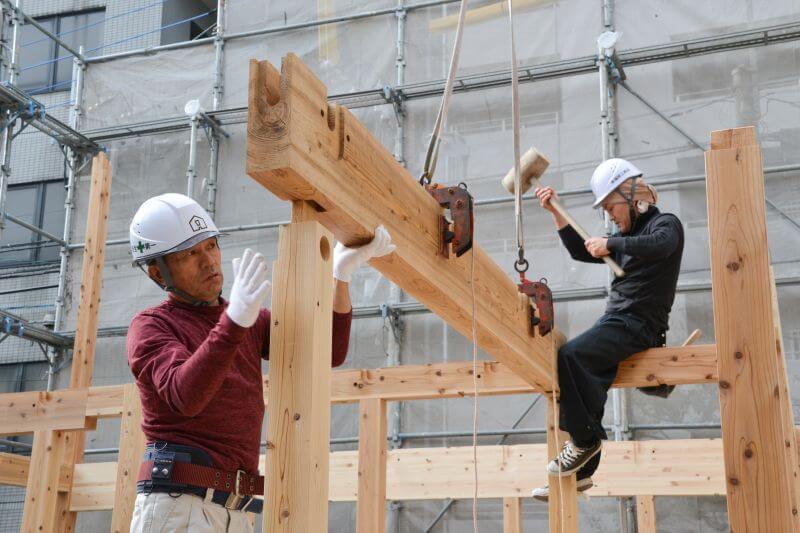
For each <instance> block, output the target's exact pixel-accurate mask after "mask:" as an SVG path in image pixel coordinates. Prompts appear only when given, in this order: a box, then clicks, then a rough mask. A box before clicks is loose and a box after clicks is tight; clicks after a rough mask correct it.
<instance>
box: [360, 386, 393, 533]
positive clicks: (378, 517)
mask: <svg viewBox="0 0 800 533" xmlns="http://www.w3.org/2000/svg"><path fill="white" fill-rule="evenodd" d="M358 420H359V422H358V426H359V430H358V504H357V517H356V531H357V532H358V533H378V532H381V531H384V530H385V529H386V400H383V399H382V398H370V399H367V400H361V401H360V402H359V404H358Z"/></svg>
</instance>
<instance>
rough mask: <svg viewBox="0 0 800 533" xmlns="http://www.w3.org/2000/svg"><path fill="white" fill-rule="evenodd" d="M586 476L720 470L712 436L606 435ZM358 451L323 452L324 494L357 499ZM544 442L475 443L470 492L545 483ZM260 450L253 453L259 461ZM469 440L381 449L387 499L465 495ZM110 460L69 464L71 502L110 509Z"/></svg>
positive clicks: (606, 482)
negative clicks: (475, 478) (326, 462)
mask: <svg viewBox="0 0 800 533" xmlns="http://www.w3.org/2000/svg"><path fill="white" fill-rule="evenodd" d="M603 454H604V458H603V462H602V463H601V464H600V468H599V469H598V471H597V473H596V474H595V475H594V476H593V477H592V479H593V480H594V482H595V486H594V487H593V488H592V489H589V491H587V494H588V495H589V496H590V497H617V496H637V495H653V496H721V495H724V494H725V470H724V465H723V461H722V441H721V440H720V439H686V440H656V441H609V442H607V443H606V445H605V446H604V448H603ZM358 455H359V452H358V451H356V450H353V451H344V452H332V453H331V454H330V466H331V469H330V478H329V482H330V491H329V500H330V501H336V502H354V501H357V499H358V470H359V468H358ZM547 455H548V452H547V445H545V444H520V445H510V446H479V447H478V465H479V472H478V474H479V478H480V482H479V484H478V497H479V498H481V499H496V498H527V497H528V496H529V495H530V492H531V490H532V489H534V488H535V487H538V486H540V485H543V484H545V483H547V476H546V474H545V471H544V468H543V465H544V464H545V461H546V460H547ZM264 460H265V456H263V455H262V456H261V461H262V464H263V462H264ZM471 461H472V447H471V446H461V447H453V448H401V449H395V450H389V451H388V452H387V478H386V499H387V500H398V501H401V500H444V499H447V498H456V499H470V498H472V491H473V485H472V475H473V474H472V469H471V468H465V466H466V465H467V464H469V462H471ZM115 479H116V463H87V464H82V465H78V467H77V468H76V471H75V483H74V488H73V490H74V491H75V497H74V498H73V503H74V505H75V506H74V507H73V510H76V509H78V510H82V511H98V510H103V509H110V508H111V507H112V505H113V503H114V482H115Z"/></svg>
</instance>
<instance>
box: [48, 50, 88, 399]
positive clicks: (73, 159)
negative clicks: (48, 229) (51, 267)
mask: <svg viewBox="0 0 800 533" xmlns="http://www.w3.org/2000/svg"><path fill="white" fill-rule="evenodd" d="M80 51H81V52H83V46H81V47H80ZM85 71H86V64H85V63H81V62H80V61H79V60H78V58H77V57H76V58H74V59H73V61H72V85H71V87H70V101H71V102H72V107H71V109H70V113H69V127H70V128H72V129H73V130H75V131H77V129H78V123H79V121H80V117H81V114H82V113H83V110H82V105H83V77H84V72H85ZM66 156H67V183H66V186H65V187H66V194H65V195H64V236H63V239H62V240H63V241H64V245H63V246H61V248H60V249H59V253H58V255H59V266H58V290H57V291H56V302H55V317H54V319H53V331H55V332H57V331H60V330H61V325H62V322H63V319H64V307H65V305H66V292H67V267H68V265H69V253H70V250H71V247H70V244H69V240H70V237H71V235H72V215H73V212H74V210H75V177H76V173H77V172H76V170H77V168H78V162H79V161H80V155H79V154H77V153H76V152H75V151H74V150H73V149H72V148H69V147H68V148H67V154H66ZM81 248H83V246H81ZM57 355H58V354H57V352H56V351H55V350H53V349H52V348H51V349H50V350H48V355H47V361H48V369H47V390H53V387H54V385H55V383H54V382H55V363H56V359H57Z"/></svg>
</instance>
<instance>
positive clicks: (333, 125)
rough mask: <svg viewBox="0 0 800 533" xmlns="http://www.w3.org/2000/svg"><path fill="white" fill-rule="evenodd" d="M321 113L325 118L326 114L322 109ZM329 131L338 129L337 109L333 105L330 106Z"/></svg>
mask: <svg viewBox="0 0 800 533" xmlns="http://www.w3.org/2000/svg"><path fill="white" fill-rule="evenodd" d="M320 113H322V116H323V117H324V116H325V112H324V111H323V110H321V109H320ZM328 129H329V130H331V131H333V130H335V129H336V108H335V107H334V106H332V105H331V104H328Z"/></svg>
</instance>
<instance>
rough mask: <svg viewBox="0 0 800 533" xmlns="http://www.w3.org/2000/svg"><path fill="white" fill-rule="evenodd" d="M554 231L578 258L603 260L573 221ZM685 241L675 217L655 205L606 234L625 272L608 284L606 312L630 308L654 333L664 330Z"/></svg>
mask: <svg viewBox="0 0 800 533" xmlns="http://www.w3.org/2000/svg"><path fill="white" fill-rule="evenodd" d="M558 235H559V236H560V237H561V242H563V243H564V246H565V247H566V248H567V250H568V251H569V254H570V256H572V258H573V259H575V260H576V261H582V262H584V263H602V262H603V260H602V259H598V258H595V257H592V255H591V254H590V253H589V252H588V251H587V250H586V247H585V246H584V244H583V239H582V238H581V237H580V235H578V233H577V232H576V231H575V230H574V229H573V228H572V226H566V227H565V228H562V229H561V230H559V232H558ZM683 242H684V237H683V226H682V225H681V221H680V220H679V219H678V217H676V216H675V215H673V214H671V213H662V212H660V211H659V210H658V208H656V207H654V206H651V207H650V209H649V210H648V211H647V212H646V213H644V214H641V215H639V218H638V219H637V220H636V223H635V224H634V226H633V229H632V230H631V231H630V232H628V233H625V234H615V235H612V236H611V237H609V239H608V244H607V248H608V250H609V251H610V252H611V257H612V258H613V259H614V260H615V261H616V262H617V263H618V264H619V265H620V266H621V267H622V269H623V270H624V271H625V276H624V277H622V278H615V279H614V281H613V282H612V283H611V290H610V293H609V296H608V304H607V305H606V313H619V312H627V313H633V314H635V315H636V316H638V317H640V318H642V319H643V320H645V322H647V324H648V325H649V326H650V327H651V328H652V331H653V332H654V333H657V332H659V331H666V330H667V329H668V324H669V312H670V310H671V309H672V303H673V301H674V300H675V287H676V285H677V283H678V273H679V272H680V268H681V257H682V255H683Z"/></svg>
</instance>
